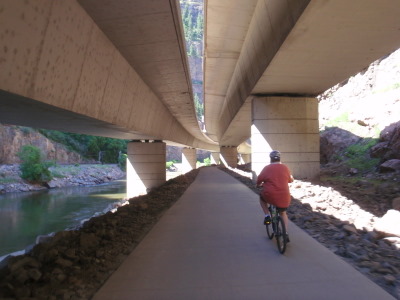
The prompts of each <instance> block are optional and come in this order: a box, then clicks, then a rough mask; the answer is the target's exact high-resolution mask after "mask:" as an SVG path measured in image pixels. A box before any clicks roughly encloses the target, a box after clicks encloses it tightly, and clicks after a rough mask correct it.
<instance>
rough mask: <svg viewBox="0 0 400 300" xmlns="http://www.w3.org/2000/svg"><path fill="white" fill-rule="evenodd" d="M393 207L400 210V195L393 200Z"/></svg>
mask: <svg viewBox="0 0 400 300" xmlns="http://www.w3.org/2000/svg"><path fill="white" fill-rule="evenodd" d="M392 208H393V209H395V210H398V211H400V197H397V198H394V199H393V200H392Z"/></svg>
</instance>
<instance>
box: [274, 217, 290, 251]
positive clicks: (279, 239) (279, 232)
mask: <svg viewBox="0 0 400 300" xmlns="http://www.w3.org/2000/svg"><path fill="white" fill-rule="evenodd" d="M276 225H277V226H276V234H275V237H276V244H277V246H278V250H279V252H280V253H282V254H283V253H284V252H285V250H286V242H287V240H286V226H285V223H283V220H282V219H281V218H280V217H278V218H277V223H276Z"/></svg>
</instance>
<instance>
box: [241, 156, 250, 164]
mask: <svg viewBox="0 0 400 300" xmlns="http://www.w3.org/2000/svg"><path fill="white" fill-rule="evenodd" d="M240 157H241V162H240V163H241V164H248V163H249V162H251V154H241V155H240Z"/></svg>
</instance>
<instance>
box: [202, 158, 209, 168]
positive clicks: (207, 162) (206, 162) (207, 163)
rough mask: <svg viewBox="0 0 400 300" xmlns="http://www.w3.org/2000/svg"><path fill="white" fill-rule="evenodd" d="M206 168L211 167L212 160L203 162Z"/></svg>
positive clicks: (206, 159) (207, 159)
mask: <svg viewBox="0 0 400 300" xmlns="http://www.w3.org/2000/svg"><path fill="white" fill-rule="evenodd" d="M203 163H204V165H205V166H211V158H209V157H207V158H205V159H204V160H203Z"/></svg>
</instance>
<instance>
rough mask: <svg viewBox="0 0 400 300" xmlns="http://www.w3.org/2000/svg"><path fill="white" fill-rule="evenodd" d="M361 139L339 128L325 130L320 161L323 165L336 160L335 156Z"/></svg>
mask: <svg viewBox="0 0 400 300" xmlns="http://www.w3.org/2000/svg"><path fill="white" fill-rule="evenodd" d="M360 139H361V138H360V137H359V136H357V135H355V134H352V133H351V132H349V131H346V130H343V129H341V128H338V127H330V128H327V129H325V131H324V132H322V133H321V135H320V156H321V157H320V159H321V163H322V164H326V163H328V162H330V161H333V160H334V157H335V155H337V154H339V153H340V152H341V151H343V150H344V149H346V148H347V147H348V146H350V145H352V144H355V143H357V142H358V141H359V140H360Z"/></svg>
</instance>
